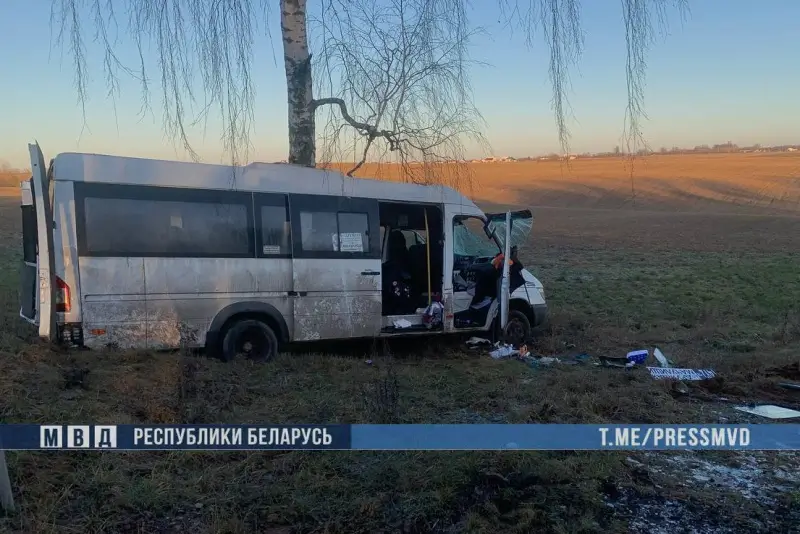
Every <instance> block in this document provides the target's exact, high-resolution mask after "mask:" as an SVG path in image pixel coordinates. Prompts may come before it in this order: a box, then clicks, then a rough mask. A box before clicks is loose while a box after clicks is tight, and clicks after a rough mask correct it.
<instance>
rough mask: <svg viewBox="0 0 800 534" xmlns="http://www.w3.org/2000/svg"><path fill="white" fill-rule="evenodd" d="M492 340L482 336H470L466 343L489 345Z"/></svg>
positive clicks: (475, 345) (474, 345)
mask: <svg viewBox="0 0 800 534" xmlns="http://www.w3.org/2000/svg"><path fill="white" fill-rule="evenodd" d="M491 344H492V342H491V341H489V340H488V339H486V338H482V337H471V338H469V339H468V340H467V345H470V346H471V347H477V346H478V345H491Z"/></svg>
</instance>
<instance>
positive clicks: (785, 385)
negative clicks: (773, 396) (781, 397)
mask: <svg viewBox="0 0 800 534" xmlns="http://www.w3.org/2000/svg"><path fill="white" fill-rule="evenodd" d="M778 387H780V388H783V389H794V390H797V391H800V384H790V383H788V382H781V383H780V384H778Z"/></svg>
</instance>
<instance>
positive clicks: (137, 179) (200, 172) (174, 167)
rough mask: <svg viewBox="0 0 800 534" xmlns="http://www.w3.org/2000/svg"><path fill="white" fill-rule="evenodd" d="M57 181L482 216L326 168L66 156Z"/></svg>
mask: <svg viewBox="0 0 800 534" xmlns="http://www.w3.org/2000/svg"><path fill="white" fill-rule="evenodd" d="M54 175H55V179H56V180H59V181H62V180H66V181H73V182H102V183H113V184H130V185H150V186H162V187H187V188H200V189H226V190H230V189H235V190H239V191H253V192H265V193H267V192H269V193H295V194H314V195H332V196H353V197H362V198H375V199H382V200H396V201H401V202H418V203H436V204H440V203H444V204H457V205H460V206H462V207H463V208H466V209H465V210H464V211H465V212H473V211H474V212H477V213H482V212H481V210H480V209H479V208H478V207H477V206H476V205H475V204H474V203H473V202H472V200H470V199H469V198H468V197H466V196H464V195H462V194H461V193H459V192H458V191H456V190H455V189H452V188H450V187H445V186H440V185H416V184H408V183H401V182H390V181H383V180H373V179H365V178H350V177H348V176H345V175H344V174H342V173H340V172H338V171H334V170H327V169H311V168H308V167H301V166H299V165H289V164H286V163H251V164H249V165H246V166H244V167H232V166H230V165H212V164H207V163H191V162H179V161H164V160H154V159H143V158H130V157H122V156H108V155H100V154H76V153H63V154H59V155H58V156H56V158H55V163H54Z"/></svg>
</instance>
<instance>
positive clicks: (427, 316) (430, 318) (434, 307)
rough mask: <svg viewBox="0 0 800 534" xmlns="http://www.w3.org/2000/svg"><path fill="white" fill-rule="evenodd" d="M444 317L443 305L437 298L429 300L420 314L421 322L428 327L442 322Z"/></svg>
mask: <svg viewBox="0 0 800 534" xmlns="http://www.w3.org/2000/svg"><path fill="white" fill-rule="evenodd" d="M443 317H444V306H443V305H442V303H441V302H439V301H438V300H434V301H433V302H431V304H430V306H428V307H427V308H425V313H423V314H422V322H423V323H425V325H426V326H427V327H428V328H433V327H435V326H439V325H440V324H442V318H443Z"/></svg>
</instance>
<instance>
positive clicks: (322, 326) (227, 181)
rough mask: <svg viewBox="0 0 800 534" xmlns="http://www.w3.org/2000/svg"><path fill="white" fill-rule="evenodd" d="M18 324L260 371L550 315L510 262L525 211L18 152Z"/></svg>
mask: <svg viewBox="0 0 800 534" xmlns="http://www.w3.org/2000/svg"><path fill="white" fill-rule="evenodd" d="M29 149H30V155H31V168H32V176H31V178H30V180H27V181H24V182H23V183H22V184H21V187H22V222H23V252H24V257H23V266H22V269H23V272H22V288H21V289H22V294H21V299H22V303H21V309H20V315H21V316H22V317H23V318H24V319H26V320H27V321H29V322H31V323H33V324H35V325H37V326H38V330H39V335H40V336H41V337H44V338H47V339H50V340H51V341H55V342H59V343H66V344H70V345H75V346H83V347H89V348H105V347H116V348H148V349H171V348H178V347H193V348H206V349H207V350H208V351H209V352H212V353H214V354H215V355H218V356H219V357H221V358H223V359H226V360H228V359H231V358H234V357H236V356H237V355H245V356H247V357H251V358H257V359H269V358H270V357H272V356H273V355H275V354H276V353H277V351H278V350H279V349H280V347H281V345H282V344H284V343H289V342H300V341H311V340H325V339H343V338H359V337H383V336H399V335H414V334H436V333H440V334H447V333H460V332H464V333H466V332H481V331H490V330H491V331H492V332H496V333H500V334H502V335H504V336H505V337H506V338H508V340H509V341H510V342H518V343H520V342H523V341H524V340H525V339H526V338H528V337H529V336H530V335H531V331H532V329H533V328H535V327H537V326H539V325H541V324H542V323H543V322H544V321H545V319H546V316H547V305H546V303H545V294H544V289H543V287H542V284H541V283H540V282H539V280H537V278H536V277H535V276H533V275H532V274H531V273H530V272H529V271H528V270H527V269H525V268H524V267H523V266H522V264H521V263H520V261H519V258H518V257H517V254H516V250H517V247H518V246H519V245H522V244H524V242H525V240H526V238H527V236H528V234H529V232H530V229H531V222H532V216H531V212H530V211H528V210H525V211H518V212H513V213H502V214H494V215H491V214H490V215H486V214H484V213H483V212H482V211H481V210H480V209H479V208H478V207H477V206H476V205H475V204H474V203H473V202H472V201H471V200H470V199H468V198H467V197H465V196H464V195H462V194H460V193H458V192H457V191H455V190H453V189H451V188H448V187H442V186H422V185H414V184H406V183H396V182H388V181H379V180H367V179H360V178H350V177H347V176H345V175H343V174H340V173H338V172H334V171H330V170H323V169H310V168H306V167H300V166H294V165H287V164H265V163H253V164H250V165H247V166H244V167H231V166H224V165H209V164H200V163H183V162H171V161H157V160H149V159H137V158H128V157H117V156H107V155H96V154H74V153H64V154H59V155H58V156H56V157H55V158H54V159H53V160H52V161H51V162H50V165H49V167H46V166H45V163H44V158H43V156H42V153H41V151H40V149H39V146H38V145H30V146H29Z"/></svg>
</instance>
